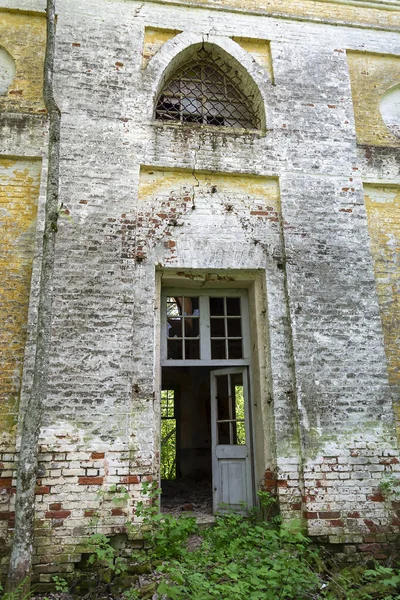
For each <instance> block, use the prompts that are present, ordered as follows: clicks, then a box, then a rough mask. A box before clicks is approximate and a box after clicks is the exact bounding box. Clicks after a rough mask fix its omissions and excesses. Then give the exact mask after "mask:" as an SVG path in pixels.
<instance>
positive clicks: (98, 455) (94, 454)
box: [90, 452, 105, 460]
mask: <svg viewBox="0 0 400 600" xmlns="http://www.w3.org/2000/svg"><path fill="white" fill-rule="evenodd" d="M104 457H105V452H92V454H91V456H90V458H92V459H93V460H97V459H99V458H104Z"/></svg>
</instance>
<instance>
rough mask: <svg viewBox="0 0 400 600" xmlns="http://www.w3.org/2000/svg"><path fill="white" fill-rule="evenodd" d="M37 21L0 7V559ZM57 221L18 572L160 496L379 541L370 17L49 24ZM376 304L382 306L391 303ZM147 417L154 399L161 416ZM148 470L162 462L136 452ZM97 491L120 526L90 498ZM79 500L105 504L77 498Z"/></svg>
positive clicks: (377, 544) (391, 367) (392, 258)
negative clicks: (148, 489)
mask: <svg viewBox="0 0 400 600" xmlns="http://www.w3.org/2000/svg"><path fill="white" fill-rule="evenodd" d="M44 8H45V3H44V2H43V0H0V111H1V113H0V123H1V132H0V220H1V229H0V231H1V234H0V265H1V273H2V277H1V280H0V353H1V354H0V368H1V379H0V398H1V404H2V408H1V424H0V444H1V446H0V452H1V455H0V466H1V467H2V474H1V479H0V488H1V489H0V537H1V540H2V541H1V544H2V550H1V557H2V558H1V560H2V569H3V570H4V571H5V570H6V567H7V555H6V553H5V552H4V551H3V547H4V548H8V547H9V545H10V542H11V536H12V528H13V517H14V513H13V498H14V496H13V486H14V480H13V474H14V466H15V461H16V457H17V452H18V443H19V438H18V424H19V421H20V419H19V415H20V414H21V413H22V412H23V410H24V405H25V403H26V399H27V397H28V394H29V390H30V386H31V382H32V370H33V366H34V350H35V333H36V317H37V302H38V288H39V283H40V281H39V279H40V264H41V244H42V231H43V219H44V203H45V198H46V172H47V152H48V139H47V136H48V118H47V115H46V110H45V106H44V102H43V93H42V86H43V61H44V51H45V44H46V17H45V12H44ZM56 10H57V15H58V17H57V37H56V64H55V77H54V84H55V97H56V101H57V103H58V106H59V107H60V110H61V114H62V122H61V157H60V174H61V177H60V202H62V203H63V207H62V209H61V210H60V212H62V213H64V216H68V218H60V220H59V224H58V232H57V242H56V244H57V245H56V262H55V271H54V314H53V322H52V345H51V364H50V378H49V391H48V397H47V399H46V414H45V420H44V423H43V427H42V431H41V437H40V469H39V479H38V484H37V497H36V498H37V500H36V502H37V504H36V518H37V521H36V537H35V556H34V565H35V570H36V577H37V578H38V579H39V580H40V581H41V582H43V583H45V582H46V581H51V577H52V573H54V571H55V570H57V571H59V572H61V573H68V572H70V571H72V570H73V569H74V563H76V562H79V560H80V558H81V553H82V552H83V551H84V549H85V540H87V537H88V535H89V534H90V533H91V529H90V527H89V524H90V521H91V518H92V517H93V515H94V514H96V515H98V518H99V521H98V524H97V527H98V529H99V530H101V531H104V532H106V533H111V534H123V533H124V531H125V524H126V521H127V520H132V519H133V520H134V506H135V502H136V501H137V500H138V498H139V497H140V494H141V488H142V482H143V481H149V480H158V478H159V473H160V464H159V463H160V451H161V449H160V428H161V426H160V421H163V420H165V419H168V418H169V419H172V421H173V428H174V429H175V430H176V433H175V434H174V435H175V438H174V439H175V450H174V452H175V453H176V456H175V458H176V461H175V465H174V467H173V468H174V469H175V471H174V473H175V475H179V476H180V477H181V478H183V479H186V480H188V481H192V482H193V485H195V483H194V482H196V481H198V480H200V479H205V480H207V482H208V484H209V486H210V490H211V488H212V492H213V497H214V509H215V507H217V506H218V504H219V503H221V502H225V503H227V504H230V505H231V506H232V507H233V508H240V504H241V501H243V502H246V503H247V504H250V505H251V504H253V503H254V502H255V498H256V492H257V490H258V489H260V488H264V489H267V490H269V491H272V492H273V493H276V494H277V496H278V499H279V507H280V511H281V513H282V515H283V516H284V518H285V519H290V518H300V519H302V522H303V524H304V527H305V529H306V531H307V533H308V535H310V536H312V537H314V538H316V539H319V540H321V541H323V542H327V543H330V544H333V545H336V547H337V548H338V550H339V551H340V552H343V553H348V554H349V555H350V554H353V553H354V552H355V551H358V552H367V553H371V552H377V551H378V550H379V552H382V551H384V550H385V548H387V547H390V545H393V544H394V543H395V541H396V539H397V535H398V532H399V531H400V513H399V510H398V509H399V507H398V506H396V503H395V502H393V500H392V499H391V498H388V497H385V496H384V495H382V492H381V488H380V487H379V484H380V482H381V481H382V479H383V478H385V477H388V476H389V475H391V474H395V475H396V474H398V473H399V471H400V464H399V457H398V437H397V435H396V417H397V419H398V421H399V418H400V401H399V356H400V355H399V313H400V311H399V291H398V281H399V280H398V277H399V275H398V263H396V256H397V260H398V251H399V247H398V244H399V241H398V234H399V223H400V218H399V201H400V174H399V164H400V162H399V157H400V137H399V124H400V110H399V106H400V102H399V95H400V37H399V33H398V32H399V26H400V17H399V6H398V3H397V2H396V1H395V0H375V1H374V0H371V1H369V2H367V1H364V0H338V1H336V2H334V1H332V2H330V1H328V0H316V1H311V0H299V1H298V2H293V1H292V0H271V1H268V2H266V1H265V0H242V1H239V0H196V1H193V2H192V1H191V0H182V1H181V0H177V1H147V2H139V1H138V2H136V1H134V0H90V2H80V1H78V0H62V1H61V0H60V1H58V2H57V6H56ZM396 286H397V288H396ZM161 396H162V401H161ZM161 454H162V452H161ZM113 486H117V489H123V488H121V486H123V487H124V489H125V488H126V489H127V490H128V492H129V500H127V501H126V502H125V503H124V504H123V506H118V507H116V505H115V504H114V503H113V502H112V501H111V499H110V494H109V495H107V493H106V490H109V489H110V488H112V489H115V487H113ZM99 490H101V491H103V492H105V493H104V494H99V493H98V492H99Z"/></svg>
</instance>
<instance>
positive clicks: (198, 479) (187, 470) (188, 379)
mask: <svg viewBox="0 0 400 600" xmlns="http://www.w3.org/2000/svg"><path fill="white" fill-rule="evenodd" d="M211 370H212V369H211V368H210V367H164V368H163V369H162V386H161V489H162V494H161V510H162V511H163V512H168V513H172V514H175V515H179V514H182V513H184V512H191V513H194V514H195V515H196V516H200V515H212V513H213V500H212V460H211V409H210V372H211Z"/></svg>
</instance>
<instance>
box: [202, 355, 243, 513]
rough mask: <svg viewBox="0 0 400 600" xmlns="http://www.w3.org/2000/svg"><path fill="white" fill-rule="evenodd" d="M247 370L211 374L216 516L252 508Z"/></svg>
mask: <svg viewBox="0 0 400 600" xmlns="http://www.w3.org/2000/svg"><path fill="white" fill-rule="evenodd" d="M249 422H250V420H249V386H248V377H247V368H246V367H232V368H230V369H218V370H216V371H211V432H212V464H213V503H214V512H217V511H221V510H234V511H237V512H241V513H244V512H246V507H250V506H253V486H252V465H251V456H250V449H251V443H250V427H249Z"/></svg>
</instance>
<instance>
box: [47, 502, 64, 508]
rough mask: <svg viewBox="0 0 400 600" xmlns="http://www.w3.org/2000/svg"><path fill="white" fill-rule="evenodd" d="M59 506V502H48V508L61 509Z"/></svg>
mask: <svg viewBox="0 0 400 600" xmlns="http://www.w3.org/2000/svg"><path fill="white" fill-rule="evenodd" d="M61 507H62V504H61V502H52V503H51V504H49V510H61Z"/></svg>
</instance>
